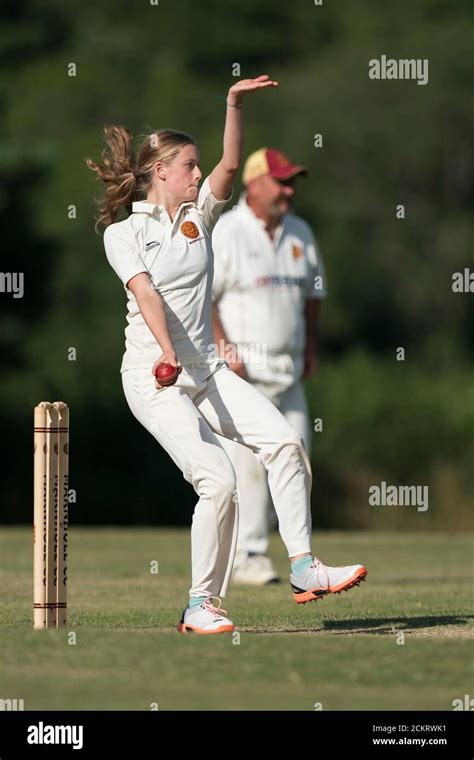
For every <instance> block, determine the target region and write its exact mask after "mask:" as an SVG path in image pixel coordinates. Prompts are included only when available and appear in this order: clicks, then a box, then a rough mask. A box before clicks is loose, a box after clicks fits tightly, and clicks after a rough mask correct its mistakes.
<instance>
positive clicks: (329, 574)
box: [290, 557, 367, 604]
mask: <svg viewBox="0 0 474 760" xmlns="http://www.w3.org/2000/svg"><path fill="white" fill-rule="evenodd" d="M366 575H367V570H366V569H365V567H364V566H363V565H347V566H346V567H327V566H326V565H323V563H322V562H321V560H320V559H318V557H315V558H314V559H313V562H312V564H311V566H310V567H308V569H307V570H305V571H304V572H302V573H301V574H300V575H293V573H291V575H290V585H291V588H292V591H293V598H294V600H295V602H296V603H297V604H306V602H312V601H313V600H314V599H321V598H322V597H323V596H326V594H339V593H340V592H341V591H348V590H349V589H350V588H352V587H353V586H358V585H359V583H360V582H361V581H365V577H366Z"/></svg>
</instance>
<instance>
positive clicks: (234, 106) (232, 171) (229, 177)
mask: <svg viewBox="0 0 474 760" xmlns="http://www.w3.org/2000/svg"><path fill="white" fill-rule="evenodd" d="M267 87H278V82H274V81H273V80H272V79H270V78H269V76H268V74H262V76H259V77H257V78H256V79H241V80H240V81H239V82H236V83H235V84H233V85H232V87H230V89H229V92H228V94H227V106H226V120H225V128H224V150H223V153H222V158H221V160H220V161H219V163H218V164H217V166H215V167H214V169H213V170H212V172H211V174H210V176H209V185H210V187H211V192H212V194H213V195H214V196H215V197H216V198H217V199H218V200H225V198H228V197H229V195H230V194H231V191H232V185H233V183H234V178H235V175H236V174H237V171H238V169H239V166H240V161H241V159H242V150H243V146H244V120H243V107H242V106H243V99H244V96H245V95H247V94H248V93H249V92H255V91H256V90H263V89H265V88H267Z"/></svg>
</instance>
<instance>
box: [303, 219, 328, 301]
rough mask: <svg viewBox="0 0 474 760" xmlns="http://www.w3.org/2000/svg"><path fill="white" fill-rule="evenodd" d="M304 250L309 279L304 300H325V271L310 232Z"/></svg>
mask: <svg viewBox="0 0 474 760" xmlns="http://www.w3.org/2000/svg"><path fill="white" fill-rule="evenodd" d="M305 249H306V256H307V260H308V264H309V267H308V271H309V277H308V287H307V290H306V298H311V299H316V300H318V299H320V298H325V297H326V296H327V286H326V270H325V268H324V262H323V258H322V256H321V252H320V250H319V247H318V244H317V242H316V240H315V238H314V235H313V233H312V232H311V230H310V231H309V239H308V242H307V244H306V246H305Z"/></svg>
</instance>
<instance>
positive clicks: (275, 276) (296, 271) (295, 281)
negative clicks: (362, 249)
mask: <svg viewBox="0 0 474 760" xmlns="http://www.w3.org/2000/svg"><path fill="white" fill-rule="evenodd" d="M212 244H213V249H214V282H213V288H212V297H213V300H214V301H217V302H218V304H219V316H220V318H221V321H222V324H223V327H224V330H225V332H226V335H227V337H228V338H229V340H230V341H231V342H232V343H234V344H236V345H238V346H241V347H242V346H255V345H259V346H264V347H265V349H266V352H267V355H268V362H267V364H266V366H265V367H260V368H258V367H256V366H252V361H246V366H247V372H248V375H249V378H250V379H252V380H260V381H262V382H268V383H270V382H272V381H275V382H277V381H278V379H279V380H280V381H281V383H282V386H284V387H288V386H289V385H290V384H291V383H292V382H294V381H295V380H297V379H299V375H300V374H301V371H302V366H303V353H304V347H305V337H306V326H305V316H304V305H305V301H306V300H307V299H313V298H314V299H319V298H324V297H325V296H326V276H325V271H324V264H323V260H322V257H321V254H320V252H319V249H318V246H317V243H316V240H315V238H314V235H313V233H312V231H311V228H310V227H309V225H308V224H307V223H306V222H305V221H304V220H303V219H301V218H300V217H298V216H296V215H295V214H292V213H287V214H285V215H284V216H283V218H282V222H281V224H280V225H279V227H278V228H277V229H276V231H275V236H274V240H273V241H272V240H271V239H270V237H269V235H268V233H267V232H266V230H265V224H264V222H263V220H262V219H260V218H259V217H257V216H256V215H255V213H254V212H253V211H252V209H251V208H250V206H249V205H248V203H247V202H246V193H245V192H244V193H242V194H241V196H240V199H239V202H238V204H237V205H236V206H234V208H233V209H232V210H231V211H228V212H226V213H225V214H223V215H222V217H221V218H220V220H219V222H218V223H217V224H216V227H215V229H214V232H213V235H212ZM253 364H255V363H253Z"/></svg>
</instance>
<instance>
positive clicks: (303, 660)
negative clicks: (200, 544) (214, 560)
mask: <svg viewBox="0 0 474 760" xmlns="http://www.w3.org/2000/svg"><path fill="white" fill-rule="evenodd" d="M313 551H314V552H315V554H317V555H318V556H320V557H321V559H322V560H323V562H326V564H331V565H338V564H352V563H355V562H361V563H363V564H365V565H366V567H367V569H368V579H367V582H366V583H362V584H361V585H360V587H359V588H355V589H352V590H350V591H348V592H347V593H342V594H339V595H331V596H327V597H326V598H324V599H323V600H320V601H317V602H312V603H311V604H307V605H296V604H295V602H294V601H293V599H292V597H291V591H290V586H289V583H288V575H289V567H288V560H287V557H286V553H285V549H284V546H283V543H282V541H281V539H280V538H279V536H278V534H276V533H275V534H273V535H272V538H271V544H270V554H271V556H272V558H273V559H274V562H275V565H276V567H277V569H278V570H279V572H280V574H281V576H282V578H283V582H282V584H280V585H278V586H270V587H265V588H249V587H243V586H234V585H231V586H230V588H229V592H228V595H227V597H226V598H225V599H224V600H223V603H222V606H223V607H224V608H225V609H226V610H227V611H228V613H229V616H230V617H231V618H232V619H233V621H234V623H235V624H236V626H237V628H238V631H239V635H238V636H236V635H235V634H233V635H231V634H223V635H220V636H196V635H188V636H182V635H180V634H178V633H177V632H176V624H177V623H178V621H179V618H180V615H181V611H182V608H183V607H184V606H185V604H186V600H187V592H188V588H189V584H190V558H189V554H190V541H189V530H167V529H160V528H140V529H130V528H125V529H96V528H93V529H87V528H76V527H74V526H72V528H71V529H70V535H69V595H68V607H69V611H68V612H69V623H68V627H67V629H66V630H63V631H34V630H33V627H32V585H33V579H32V535H31V530H30V529H26V528H1V529H0V581H1V588H2V605H1V608H0V640H1V647H0V699H8V698H10V699H23V700H24V707H25V710H58V709H65V710H69V709H71V710H80V709H82V710H84V709H85V710H89V709H95V710H124V709H129V710H150V709H159V710H195V709H200V710H233V709H237V710H239V709H240V710H315V709H321V708H322V709H324V710H366V709H371V710H405V709H408V710H451V709H452V701H453V700H454V699H459V698H461V699H462V698H463V697H464V695H465V694H472V693H473V688H474V687H473V679H472V675H473V638H474V633H473V627H472V619H473V596H472V580H473V567H472V557H473V554H472V540H471V538H470V537H469V536H466V535H465V534H464V535H461V534H447V535H441V534H432V533H431V534H429V533H400V532H397V533H345V532H344V533H342V532H341V533H339V532H330V533H323V532H319V533H317V534H316V535H315V537H314V541H313ZM154 562H158V573H157V574H156V573H153V572H151V570H152V569H154V568H156V565H155V566H154V565H153V564H152V563H154Z"/></svg>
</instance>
